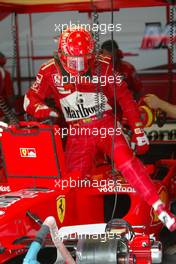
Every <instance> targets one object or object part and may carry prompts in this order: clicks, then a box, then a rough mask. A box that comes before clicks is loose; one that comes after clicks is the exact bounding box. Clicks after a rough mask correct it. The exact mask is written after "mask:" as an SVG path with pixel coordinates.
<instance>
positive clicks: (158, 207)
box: [152, 200, 176, 232]
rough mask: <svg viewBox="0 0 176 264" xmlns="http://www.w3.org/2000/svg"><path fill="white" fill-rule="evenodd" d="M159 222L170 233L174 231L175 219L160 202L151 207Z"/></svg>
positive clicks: (175, 228) (175, 227)
mask: <svg viewBox="0 0 176 264" xmlns="http://www.w3.org/2000/svg"><path fill="white" fill-rule="evenodd" d="M152 207H153V209H154V210H155V212H156V214H157V215H158V218H159V219H160V221H161V222H162V223H163V224H164V225H165V226H166V227H167V228H168V229H169V230H170V231H171V232H173V231H175V230H176V217H175V216H174V215H173V214H172V213H171V212H170V211H169V210H168V209H167V208H166V206H165V204H163V202H162V201H161V200H158V201H156V202H155V203H154V204H153V205H152Z"/></svg>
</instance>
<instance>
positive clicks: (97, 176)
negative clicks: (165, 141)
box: [0, 122, 176, 264]
mask: <svg viewBox="0 0 176 264" xmlns="http://www.w3.org/2000/svg"><path fill="white" fill-rule="evenodd" d="M1 144H2V153H3V160H4V168H5V173H6V178H5V179H4V182H2V183H1V185H2V186H4V188H5V186H6V188H7V187H8V188H9V189H8V190H9V192H8V190H5V189H4V192H2V193H1V196H0V252H1V254H0V263H4V262H5V261H7V260H9V259H12V258H14V257H15V256H17V255H20V254H23V253H24V252H25V251H26V244H27V241H28V242H29V241H31V240H32V239H33V238H34V237H35V234H36V231H37V230H38V229H39V227H40V225H39V223H41V222H43V221H44V220H45V218H46V217H47V216H49V215H52V216H54V217H55V218H56V220H57V224H58V227H61V226H69V225H79V224H93V223H104V222H107V221H109V220H110V218H111V215H112V211H113V205H114V197H115V194H116V195H117V205H116V209H115V215H114V217H115V218H117V217H123V219H125V220H126V221H127V222H129V223H130V224H131V225H132V226H142V229H143V233H142V235H141V234H140V236H138V238H135V239H134V241H133V243H132V245H131V248H133V251H134V252H135V250H137V248H139V247H141V245H142V244H141V243H142V242H141V241H143V239H144V240H146V239H149V234H154V235H155V237H158V234H159V232H160V231H161V229H162V224H161V222H160V221H159V220H158V218H157V217H156V215H155V214H154V212H153V210H152V208H150V207H149V206H148V205H147V204H146V203H145V202H144V201H143V200H141V198H140V196H139V195H138V194H137V193H136V192H135V190H134V189H133V188H132V187H131V186H130V185H129V184H128V183H126V182H125V181H124V178H123V177H122V176H121V175H120V174H119V173H117V175H116V176H115V182H116V183H115V185H113V183H112V179H113V177H112V173H111V165H109V164H102V165H101V166H99V167H96V168H95V169H94V170H93V172H92V179H91V180H89V181H87V182H86V184H85V182H84V183H83V182H82V181H80V179H79V173H78V172H75V173H73V174H72V175H66V173H65V167H64V153H63V148H62V142H61V139H60V135H59V128H58V127H57V126H47V125H40V124H38V123H24V122H22V123H21V125H20V127H11V128H7V129H4V131H3V135H2V138H1ZM159 165H162V166H163V165H164V166H166V167H167V170H168V172H167V173H166V175H165V177H164V179H163V180H156V179H155V175H156V171H157V169H158V166H159ZM147 169H148V170H149V171H150V172H151V176H152V177H153V180H154V182H155V184H156V187H157V188H158V192H159V193H160V196H161V199H163V200H164V201H165V202H166V203H169V202H171V201H172V199H173V198H174V196H175V182H174V175H175V174H176V164H175V160H170V161H168V160H162V161H160V162H159V163H158V164H157V165H156V166H154V165H149V166H148V167H147ZM109 182H111V184H110V185H108V184H109ZM135 231H139V229H138V228H136V229H135ZM135 241H136V242H135ZM149 247H150V246H149ZM145 250H147V248H144V251H145ZM139 251H140V250H139ZM146 252H148V257H147V255H146V253H145V252H144V256H143V255H142V256H143V257H142V258H139V259H140V261H139V260H138V262H137V263H140V264H141V263H151V262H147V261H149V258H151V256H150V255H151V253H150V252H149V251H146ZM141 254H142V253H141ZM147 259H148V260H147Z"/></svg>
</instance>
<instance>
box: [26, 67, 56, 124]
mask: <svg viewBox="0 0 176 264" xmlns="http://www.w3.org/2000/svg"><path fill="white" fill-rule="evenodd" d="M51 92H52V91H51V88H50V86H49V84H48V81H47V76H45V73H44V72H43V71H42V70H40V71H39V73H38V74H37V76H36V81H35V82H34V84H33V85H32V86H31V88H30V89H29V90H28V92H27V93H26V95H25V98H24V110H25V111H26V112H27V113H28V114H30V115H32V116H34V117H35V118H39V119H45V118H47V117H49V116H53V117H57V116H58V114H57V113H56V112H55V111H53V110H52V109H51V108H50V107H48V106H47V105H46V104H45V99H46V98H47V97H48V96H49V95H50V94H51Z"/></svg>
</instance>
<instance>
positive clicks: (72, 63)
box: [67, 56, 87, 72]
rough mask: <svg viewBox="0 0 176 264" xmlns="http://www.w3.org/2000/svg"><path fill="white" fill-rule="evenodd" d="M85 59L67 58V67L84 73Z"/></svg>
mask: <svg viewBox="0 0 176 264" xmlns="http://www.w3.org/2000/svg"><path fill="white" fill-rule="evenodd" d="M86 62H87V59H86V58H85V57H72V56H68V57H67V67H68V68H70V69H72V70H75V71H78V72H80V71H84V70H85V68H86Z"/></svg>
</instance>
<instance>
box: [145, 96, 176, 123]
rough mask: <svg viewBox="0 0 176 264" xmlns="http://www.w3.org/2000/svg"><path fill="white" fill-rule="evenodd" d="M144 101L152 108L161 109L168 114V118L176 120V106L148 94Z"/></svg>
mask: <svg viewBox="0 0 176 264" xmlns="http://www.w3.org/2000/svg"><path fill="white" fill-rule="evenodd" d="M143 100H144V102H145V103H146V104H147V105H148V106H149V107H150V108H152V109H154V110H157V109H161V110H162V111H164V112H166V114H167V116H168V117H171V118H176V105H173V104H170V103H168V102H166V101H164V100H162V99H160V98H159V97H158V96H156V95H154V94H147V95H146V96H145V97H144V99H143Z"/></svg>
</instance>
